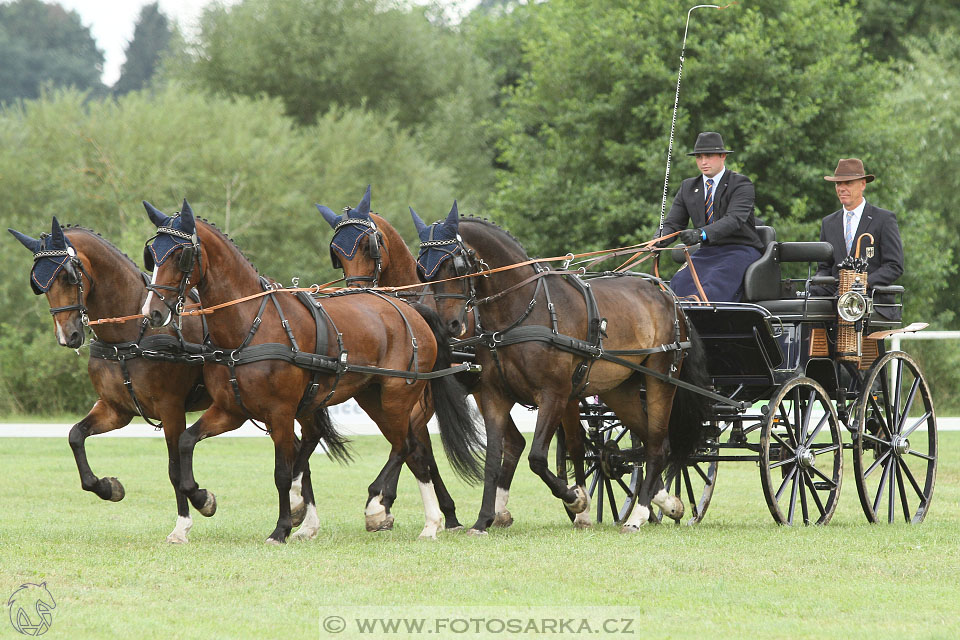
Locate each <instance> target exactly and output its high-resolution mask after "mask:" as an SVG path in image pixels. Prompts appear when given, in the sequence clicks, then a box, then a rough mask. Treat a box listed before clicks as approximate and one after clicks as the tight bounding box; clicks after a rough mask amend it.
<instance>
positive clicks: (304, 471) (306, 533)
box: [290, 416, 320, 540]
mask: <svg viewBox="0 0 960 640" xmlns="http://www.w3.org/2000/svg"><path fill="white" fill-rule="evenodd" d="M300 426H301V433H302V434H303V440H302V442H301V443H300V449H299V451H298V452H297V459H296V462H294V465H293V474H294V475H293V480H292V482H291V486H290V517H291V519H292V522H293V526H295V527H296V526H299V527H300V528H299V529H297V532H296V533H294V534H293V535H292V536H291V538H292V539H294V540H312V539H313V538H315V537H316V535H317V531H319V530H320V517H319V516H318V515H317V503H316V500H315V498H314V494H313V482H312V481H311V478H310V456H311V455H313V452H314V451H316V449H317V445H318V444H319V443H320V437H319V435H318V434H317V433H316V431H315V430H314V428H313V417H312V416H311V417H306V416H305V417H302V418H300ZM298 501H299V508H298Z"/></svg>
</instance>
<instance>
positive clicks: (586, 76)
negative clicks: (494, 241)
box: [494, 0, 880, 253]
mask: <svg viewBox="0 0 960 640" xmlns="http://www.w3.org/2000/svg"><path fill="white" fill-rule="evenodd" d="M529 9H530V11H531V12H532V13H533V15H532V19H531V21H530V26H529V28H528V29H527V30H526V33H525V34H524V41H523V42H524V58H523V59H524V63H525V64H527V65H529V71H527V72H526V73H525V75H524V77H523V79H522V80H521V82H520V83H519V85H518V86H517V87H516V88H515V89H513V90H512V91H511V92H510V94H509V96H508V98H507V100H506V109H505V111H506V117H505V118H504V120H503V121H501V122H500V123H499V124H498V126H497V131H498V133H499V136H500V150H501V156H500V159H501V161H503V162H504V163H505V164H506V166H507V169H506V170H505V171H503V172H502V173H501V175H500V179H499V189H498V193H497V194H496V196H495V199H494V202H495V210H496V211H497V213H498V214H499V216H501V217H502V218H504V219H506V220H508V221H509V224H510V225H511V228H513V229H515V230H517V232H518V233H520V234H521V237H523V238H525V239H526V240H527V242H528V246H530V247H531V248H532V249H533V251H534V252H543V253H554V252H558V251H567V250H569V240H568V238H570V237H575V238H577V239H578V244H577V248H578V249H581V248H582V249H586V248H591V247H609V246H617V245H619V244H625V243H628V242H635V241H638V240H641V239H647V238H650V237H651V236H652V234H653V232H654V230H655V228H656V223H657V220H658V218H659V209H660V207H659V205H660V196H661V192H662V188H661V185H662V181H663V175H664V160H665V155H666V154H665V152H666V148H667V141H668V137H669V123H670V115H671V109H672V105H673V98H674V92H675V82H676V72H677V64H678V62H679V43H680V41H681V38H682V35H683V27H684V20H685V16H686V14H685V12H684V11H682V10H681V8H679V7H678V6H677V5H676V3H674V2H669V1H668V0H655V1H650V2H647V1H643V2H641V1H640V0H621V1H613V0H592V1H591V2H590V3H589V7H584V6H583V3H582V2H574V1H572V0H557V1H555V2H550V3H545V4H539V5H536V6H535V7H530V8H529ZM584 15H590V16H591V19H590V20H584V19H583V16H584ZM855 36H856V20H855V15H854V13H853V12H852V11H851V10H850V9H848V8H844V7H838V6H836V4H835V3H833V2H828V1H826V0H790V1H789V2H773V1H772V0H771V1H762V2H754V3H751V4H749V5H738V6H736V7H734V8H731V9H728V10H726V11H720V12H717V11H710V10H701V11H699V12H697V13H695V14H694V18H693V20H692V22H691V26H690V33H689V36H688V40H687V50H686V60H685V64H684V74H683V85H682V91H681V96H680V111H679V114H678V120H677V129H676V141H675V147H674V158H675V160H676V162H675V164H674V167H673V170H672V180H671V195H672V192H673V191H675V190H676V187H677V185H678V184H679V181H680V179H681V178H682V177H686V176H688V175H690V174H692V173H693V172H695V167H694V165H693V163H692V161H691V160H689V159H687V158H686V157H685V156H684V155H682V154H683V153H685V152H686V151H687V150H688V149H689V148H691V147H692V144H693V141H694V140H695V138H696V135H697V132H699V131H703V130H715V131H720V132H722V133H723V135H724V140H725V141H727V142H728V144H729V145H730V146H731V147H732V148H733V149H735V150H736V151H737V153H736V154H735V155H733V156H731V157H730V164H731V166H732V168H733V169H734V170H737V171H740V172H742V173H745V174H747V175H748V176H750V177H751V178H752V179H753V180H754V182H755V183H756V184H757V205H758V209H759V213H760V216H761V217H762V218H763V219H764V220H765V221H766V222H768V223H773V224H775V225H776V226H778V227H783V228H782V229H781V234H780V235H781V237H782V238H784V239H790V238H791V236H793V232H794V230H795V231H796V232H797V233H798V234H799V237H795V238H794V239H800V238H809V237H810V236H811V235H815V234H816V231H817V228H818V224H819V220H820V219H821V218H822V217H823V216H824V215H825V214H827V213H829V212H831V211H833V210H835V209H836V203H835V195H834V194H833V191H832V190H831V189H829V188H827V185H826V184H825V183H824V182H823V179H822V176H823V175H825V174H826V173H829V172H830V170H831V169H832V168H833V166H834V165H835V163H836V159H837V158H838V157H842V156H849V155H853V152H854V151H856V153H857V154H859V155H861V156H869V152H870V151H871V149H872V147H871V143H870V140H869V139H868V138H866V137H865V136H864V135H863V134H864V131H863V130H862V128H861V127H860V126H859V122H860V121H861V120H862V118H863V117H864V113H865V112H866V111H868V110H869V109H870V108H871V106H870V103H869V101H852V100H850V99H849V97H850V96H852V95H862V94H867V95H870V94H873V93H874V92H876V91H877V90H878V89H879V87H880V84H879V81H880V74H879V73H878V69H877V68H876V65H874V64H873V63H871V62H870V61H869V60H868V59H866V58H865V57H864V56H863V54H862V52H861V50H860V48H859V47H858V46H857V44H856V42H855ZM824 42H830V43H831V45H830V46H829V47H824V46H823V43H824ZM838 69H858V72H857V73H838V72H837V70H838ZM782 221H790V222H791V223H792V228H791V229H789V231H790V232H789V233H784V231H787V227H786V226H784V225H781V224H780V222H782ZM788 226H790V225H788ZM560 229H562V230H563V232H562V233H560V232H558V231H557V230H560Z"/></svg>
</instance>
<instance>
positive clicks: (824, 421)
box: [805, 412, 830, 447]
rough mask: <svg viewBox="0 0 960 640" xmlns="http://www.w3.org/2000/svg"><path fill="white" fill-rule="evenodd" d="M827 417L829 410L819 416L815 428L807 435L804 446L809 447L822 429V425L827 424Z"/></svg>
mask: <svg viewBox="0 0 960 640" xmlns="http://www.w3.org/2000/svg"><path fill="white" fill-rule="evenodd" d="M829 417H830V413H829V412H827V413H824V414H823V417H822V418H820V422H818V423H817V426H816V428H814V430H813V433H811V434H810V435H809V436H808V437H807V441H806V443H805V445H806V446H808V447H809V446H810V444H811V443H812V442H813V441H814V440H816V439H817V436H818V435H820V431H821V430H822V429H823V425H825V424H827V419H828V418H829Z"/></svg>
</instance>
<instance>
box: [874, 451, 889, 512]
mask: <svg viewBox="0 0 960 640" xmlns="http://www.w3.org/2000/svg"><path fill="white" fill-rule="evenodd" d="M891 464H892V462H891V463H888V464H885V465H884V466H883V473H882V474H881V475H880V488H878V489H877V495H876V497H875V498H874V499H873V512H874V513H877V511H878V510H879V509H880V499H881V498H882V497H883V490H884V489H885V488H886V486H887V476H889V475H890V465H891Z"/></svg>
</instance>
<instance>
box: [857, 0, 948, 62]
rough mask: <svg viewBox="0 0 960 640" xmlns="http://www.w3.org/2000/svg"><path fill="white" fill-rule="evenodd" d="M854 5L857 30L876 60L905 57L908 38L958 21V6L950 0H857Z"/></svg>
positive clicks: (929, 32)
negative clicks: (856, 14)
mask: <svg viewBox="0 0 960 640" xmlns="http://www.w3.org/2000/svg"><path fill="white" fill-rule="evenodd" d="M856 6H857V13H859V15H860V17H859V19H858V22H859V24H860V34H861V35H862V36H863V37H864V38H865V39H866V44H867V50H868V51H869V52H870V54H871V55H872V56H874V57H875V58H877V59H878V60H891V59H892V60H898V59H899V60H902V59H905V58H907V57H909V40H910V39H911V38H927V37H928V36H930V35H931V33H932V32H934V31H936V30H937V29H938V28H942V27H944V26H946V25H957V24H960V6H958V5H957V3H956V2H954V1H953V0H901V1H900V2H890V1H889V0H859V1H858V2H857V4H856Z"/></svg>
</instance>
